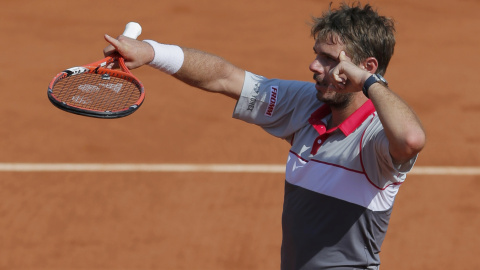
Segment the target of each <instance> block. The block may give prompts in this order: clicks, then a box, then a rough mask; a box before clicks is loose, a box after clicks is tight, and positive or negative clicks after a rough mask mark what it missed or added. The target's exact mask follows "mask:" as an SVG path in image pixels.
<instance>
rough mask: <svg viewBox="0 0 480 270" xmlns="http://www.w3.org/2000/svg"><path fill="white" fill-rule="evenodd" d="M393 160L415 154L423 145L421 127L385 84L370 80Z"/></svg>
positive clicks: (371, 96) (371, 90) (408, 108)
mask: <svg viewBox="0 0 480 270" xmlns="http://www.w3.org/2000/svg"><path fill="white" fill-rule="evenodd" d="M368 93H369V97H370V99H371V100H372V103H373V105H374V106H375V109H376V110H377V112H378V117H379V118H380V121H381V122H382V125H383V128H384V130H385V134H386V136H387V138H388V141H389V147H390V155H391V156H392V158H393V161H394V162H395V163H397V164H402V163H404V162H406V161H408V160H410V159H411V158H413V157H414V156H416V155H417V154H418V153H419V152H420V151H421V150H422V149H423V147H424V146H425V140H426V139H425V137H426V136H425V131H424V130H423V127H422V124H421V123H420V120H419V119H418V117H417V115H416V114H415V113H414V112H413V110H412V109H411V108H410V107H409V106H408V105H407V104H406V103H405V102H404V101H403V100H402V99H401V98H400V97H399V96H397V95H396V94H395V93H394V92H392V91H391V90H390V89H389V88H388V87H385V86H384V85H382V84H380V83H375V84H373V85H372V86H371V87H370V89H369V91H368Z"/></svg>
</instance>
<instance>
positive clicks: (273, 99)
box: [265, 86, 278, 117]
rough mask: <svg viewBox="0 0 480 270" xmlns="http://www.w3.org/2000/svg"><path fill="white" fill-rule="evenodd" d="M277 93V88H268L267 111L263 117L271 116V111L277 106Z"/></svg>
mask: <svg viewBox="0 0 480 270" xmlns="http://www.w3.org/2000/svg"><path fill="white" fill-rule="evenodd" d="M277 93H278V86H270V101H269V103H268V107H267V110H266V111H265V115H266V116H268V117H272V116H273V110H274V109H275V105H276V104H277Z"/></svg>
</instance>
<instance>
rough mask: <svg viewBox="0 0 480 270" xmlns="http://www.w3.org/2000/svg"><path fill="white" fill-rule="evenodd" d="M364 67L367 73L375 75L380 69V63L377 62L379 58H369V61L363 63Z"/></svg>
mask: <svg viewBox="0 0 480 270" xmlns="http://www.w3.org/2000/svg"><path fill="white" fill-rule="evenodd" d="M362 67H363V69H365V70H366V71H368V72H370V73H372V74H375V72H377V69H378V61H377V58H375V57H368V58H367V59H365V60H364V61H363V62H362Z"/></svg>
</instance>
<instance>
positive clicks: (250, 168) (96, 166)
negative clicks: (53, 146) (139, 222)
mask: <svg viewBox="0 0 480 270" xmlns="http://www.w3.org/2000/svg"><path fill="white" fill-rule="evenodd" d="M0 172H227V173H284V172H285V165H269V164H259V165H250V164H133V163H118V164H101V163H0ZM410 174H411V175H480V167H451V166H446V167H440V166H439V167H434V166H423V167H422V166H417V167H414V168H413V170H412V171H411V172H410Z"/></svg>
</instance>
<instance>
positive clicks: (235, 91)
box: [104, 35, 245, 99]
mask: <svg viewBox="0 0 480 270" xmlns="http://www.w3.org/2000/svg"><path fill="white" fill-rule="evenodd" d="M105 40H106V41H107V42H108V43H110V44H111V45H110V46H108V47H106V48H105V49H104V54H105V55H110V54H112V53H115V52H117V53H119V54H121V55H122V56H123V57H124V58H125V63H126V65H127V67H128V68H130V69H135V68H138V67H140V66H143V65H146V64H151V65H152V66H154V67H156V68H158V69H160V70H162V71H164V72H165V73H167V74H171V75H173V76H174V77H175V78H177V79H179V80H181V81H183V82H185V83H187V84H189V85H191V86H194V87H197V88H200V89H202V90H206V91H209V92H214V93H221V94H224V95H226V96H229V97H232V98H234V99H238V98H239V97H240V93H241V91H242V87H243V81H244V79H245V71H244V70H243V69H240V68H238V67H236V66H234V65H233V64H231V63H230V62H228V61H226V60H225V59H223V58H221V57H219V56H216V55H212V54H209V53H206V52H202V51H199V50H195V49H189V48H180V47H178V46H174V45H165V44H159V43H156V42H153V41H148V42H145V41H138V40H135V39H131V38H127V37H124V36H119V37H118V38H117V39H115V38H113V37H110V36H108V35H105Z"/></svg>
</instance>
